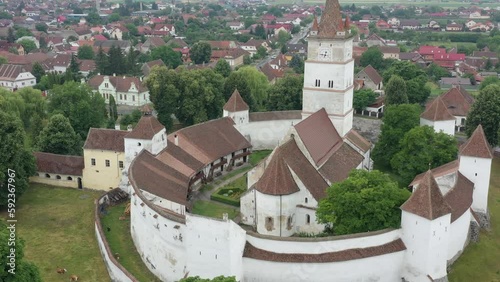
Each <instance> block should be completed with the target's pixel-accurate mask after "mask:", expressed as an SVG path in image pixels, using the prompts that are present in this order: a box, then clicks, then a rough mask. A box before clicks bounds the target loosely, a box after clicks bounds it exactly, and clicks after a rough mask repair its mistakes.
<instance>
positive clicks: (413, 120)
mask: <svg viewBox="0 0 500 282" xmlns="http://www.w3.org/2000/svg"><path fill="white" fill-rule="evenodd" d="M420 113H421V109H420V106H419V105H416V104H403V105H395V106H388V107H387V108H386V109H385V112H384V118H383V121H384V123H383V124H382V128H381V129H382V132H381V134H380V137H379V140H378V142H377V143H376V144H375V148H373V153H372V158H373V161H374V162H375V165H377V166H379V167H385V168H388V167H390V165H391V159H392V157H393V156H394V155H395V154H396V153H397V152H399V151H400V141H401V139H402V138H403V136H404V135H405V133H406V132H408V131H410V129H412V128H414V127H416V126H419V125H420Z"/></svg>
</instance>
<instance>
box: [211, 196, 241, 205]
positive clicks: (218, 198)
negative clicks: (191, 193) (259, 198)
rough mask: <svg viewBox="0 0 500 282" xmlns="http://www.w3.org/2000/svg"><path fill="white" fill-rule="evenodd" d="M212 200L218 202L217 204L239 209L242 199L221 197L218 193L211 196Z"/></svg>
mask: <svg viewBox="0 0 500 282" xmlns="http://www.w3.org/2000/svg"><path fill="white" fill-rule="evenodd" d="M210 200H213V201H216V202H221V203H224V204H228V205H231V206H235V207H239V206H240V199H238V200H234V199H231V198H229V197H226V196H222V195H219V194H217V193H213V194H212V195H210Z"/></svg>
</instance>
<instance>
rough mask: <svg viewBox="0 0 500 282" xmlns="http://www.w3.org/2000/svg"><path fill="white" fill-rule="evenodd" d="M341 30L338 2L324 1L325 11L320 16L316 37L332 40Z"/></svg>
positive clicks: (332, 0)
mask: <svg viewBox="0 0 500 282" xmlns="http://www.w3.org/2000/svg"><path fill="white" fill-rule="evenodd" d="M342 29H343V24H342V15H341V14H340V4H339V1H338V0H326V5H325V10H324V11H323V14H322V15H321V22H320V23H319V32H318V35H319V36H320V37H323V38H333V37H335V36H336V35H337V31H341V30H342Z"/></svg>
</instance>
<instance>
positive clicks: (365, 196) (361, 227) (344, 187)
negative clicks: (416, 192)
mask: <svg viewBox="0 0 500 282" xmlns="http://www.w3.org/2000/svg"><path fill="white" fill-rule="evenodd" d="M326 194H327V196H326V197H325V198H324V199H322V200H321V201H320V202H319V205H318V209H317V210H316V217H317V220H318V222H319V223H323V224H326V225H327V230H330V231H333V233H334V234H335V235H344V234H352V233H360V232H367V231H376V230H381V229H385V228H389V227H392V228H399V226H400V224H401V210H400V209H399V207H400V206H401V205H402V204H403V203H404V202H405V201H406V200H407V199H408V197H409V196H410V192H409V191H408V190H406V189H402V188H399V187H398V184H397V183H396V182H395V181H393V180H391V178H390V177H389V176H388V175H386V174H384V173H382V172H380V171H378V170H373V171H366V170H352V171H351V173H350V174H349V177H348V178H347V179H345V180H344V181H341V182H337V183H335V184H333V185H332V186H331V187H329V188H327V190H326Z"/></svg>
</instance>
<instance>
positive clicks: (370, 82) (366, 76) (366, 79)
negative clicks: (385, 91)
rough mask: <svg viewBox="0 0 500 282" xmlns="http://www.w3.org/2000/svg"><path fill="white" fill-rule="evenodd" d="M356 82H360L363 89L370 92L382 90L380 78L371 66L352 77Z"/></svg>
mask: <svg viewBox="0 0 500 282" xmlns="http://www.w3.org/2000/svg"><path fill="white" fill-rule="evenodd" d="M354 79H356V80H362V81H363V85H364V88H368V89H371V90H374V91H375V90H381V89H382V88H383V85H384V84H383V82H382V76H380V74H379V73H378V72H377V70H376V69H374V68H373V67H372V66H371V65H368V66H367V67H365V68H364V69H363V70H361V71H360V72H358V73H357V74H356V76H355V77H354Z"/></svg>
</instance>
